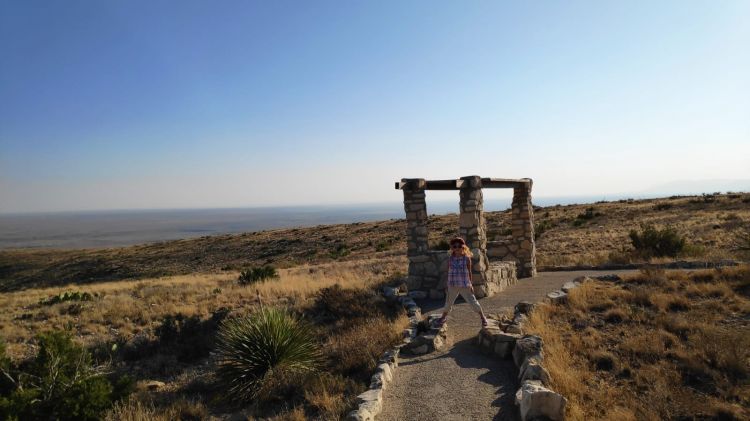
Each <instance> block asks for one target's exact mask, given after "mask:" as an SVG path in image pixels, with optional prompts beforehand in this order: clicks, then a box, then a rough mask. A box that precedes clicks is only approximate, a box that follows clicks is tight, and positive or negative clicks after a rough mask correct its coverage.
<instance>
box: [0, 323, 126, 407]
mask: <svg viewBox="0 0 750 421" xmlns="http://www.w3.org/2000/svg"><path fill="white" fill-rule="evenodd" d="M37 342H38V347H39V348H38V351H37V354H36V356H35V357H34V358H33V359H29V360H27V361H22V362H20V363H14V362H13V361H11V360H10V359H9V358H7V357H6V355H5V346H4V344H1V343H0V374H1V375H2V376H1V378H0V418H2V419H4V420H31V419H58V420H98V419H100V418H101V416H102V414H103V412H104V411H105V410H106V409H107V408H109V407H110V406H111V405H112V403H113V401H116V400H117V399H119V398H120V397H122V396H124V395H125V394H127V393H128V392H129V387H130V381H129V379H128V378H127V377H121V378H119V379H117V381H115V383H114V384H113V383H111V382H110V379H109V378H108V377H107V376H106V372H105V370H106V368H107V367H106V366H95V365H94V362H93V359H92V357H91V354H90V353H89V352H88V351H87V350H86V349H84V348H83V347H82V346H80V345H79V344H77V343H75V342H74V341H73V340H72V338H71V337H70V335H69V334H67V333H65V332H59V331H57V332H48V333H42V334H39V335H38V337H37Z"/></svg>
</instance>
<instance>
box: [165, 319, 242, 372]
mask: <svg viewBox="0 0 750 421" xmlns="http://www.w3.org/2000/svg"><path fill="white" fill-rule="evenodd" d="M228 313H229V311H228V310H227V309H226V308H222V309H219V310H217V311H216V312H214V313H213V314H212V315H211V318H209V319H207V320H205V321H204V320H202V319H201V318H200V317H199V316H197V315H193V316H190V317H186V316H184V315H182V314H180V313H178V314H177V315H176V316H172V315H168V316H166V317H164V319H162V322H161V325H159V326H158V327H157V328H156V329H155V333H156V336H157V338H158V345H159V351H160V352H161V353H164V354H171V355H174V356H176V357H177V360H178V361H182V362H192V361H195V360H198V359H200V358H204V357H207V356H208V354H209V352H211V350H212V349H213V347H214V340H215V336H216V331H217V330H218V327H219V324H220V323H221V321H222V320H224V318H225V317H226V315H227V314H228Z"/></svg>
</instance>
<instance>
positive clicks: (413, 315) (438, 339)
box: [346, 287, 447, 421]
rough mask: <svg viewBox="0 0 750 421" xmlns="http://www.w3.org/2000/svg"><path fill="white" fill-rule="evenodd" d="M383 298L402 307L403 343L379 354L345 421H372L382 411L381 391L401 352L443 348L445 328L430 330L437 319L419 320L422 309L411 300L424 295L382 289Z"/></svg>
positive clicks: (390, 288)
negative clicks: (404, 317) (365, 387)
mask: <svg viewBox="0 0 750 421" xmlns="http://www.w3.org/2000/svg"><path fill="white" fill-rule="evenodd" d="M383 296H385V297H386V299H388V300H391V301H398V302H399V303H400V304H401V305H402V306H403V307H404V309H405V310H406V314H407V316H408V317H409V327H407V328H406V329H404V331H403V332H402V334H403V341H402V342H401V343H400V344H398V345H396V346H394V347H393V348H391V349H389V350H388V351H386V352H385V353H383V356H382V357H381V358H380V359H379V360H378V367H377V369H376V371H375V374H373V375H372V378H371V379H370V388H369V389H368V390H367V391H366V392H364V393H361V394H360V395H359V396H357V409H355V410H352V411H351V412H350V413H349V414H348V415H347V417H346V420H348V421H373V420H374V419H375V416H377V415H378V414H379V413H380V411H382V409H383V390H385V389H386V387H388V384H389V383H390V382H391V381H392V380H393V376H394V375H395V372H396V369H397V368H398V361H399V355H400V354H401V352H405V353H410V354H413V355H419V354H426V353H429V352H433V351H436V350H439V349H440V348H442V347H443V345H444V344H445V340H446V337H447V324H443V325H442V326H440V327H434V326H435V322H436V321H437V319H438V318H439V316H430V317H428V318H427V319H426V320H422V309H421V308H419V306H418V305H417V303H416V302H415V301H414V299H415V298H416V299H424V298H426V293H425V292H423V291H412V292H410V293H408V294H402V293H401V292H400V290H399V289H398V288H394V287H384V288H383Z"/></svg>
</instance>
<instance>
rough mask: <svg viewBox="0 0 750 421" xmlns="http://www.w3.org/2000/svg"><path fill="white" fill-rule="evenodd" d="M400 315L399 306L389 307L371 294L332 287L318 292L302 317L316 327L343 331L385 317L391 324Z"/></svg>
mask: <svg viewBox="0 0 750 421" xmlns="http://www.w3.org/2000/svg"><path fill="white" fill-rule="evenodd" d="M401 311H402V310H401V309H400V306H395V305H391V304H389V303H388V302H386V301H385V299H384V298H383V297H382V296H381V295H380V294H378V293H377V292H376V291H374V290H370V289H354V288H342V287H341V286H340V285H338V284H336V285H334V286H332V287H328V288H324V289H322V290H320V292H318V296H317V297H316V299H315V303H314V304H313V305H312V308H309V309H307V310H306V313H307V314H308V315H309V316H310V318H311V319H313V320H314V322H315V323H316V324H322V325H330V324H334V325H335V328H337V329H347V328H349V327H351V326H354V325H356V324H358V323H359V322H360V321H361V320H363V319H373V318H377V317H382V316H386V317H387V318H388V319H389V320H394V319H395V318H396V317H397V316H398V315H399V314H400V312H401Z"/></svg>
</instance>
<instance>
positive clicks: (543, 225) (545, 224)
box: [534, 219, 552, 240]
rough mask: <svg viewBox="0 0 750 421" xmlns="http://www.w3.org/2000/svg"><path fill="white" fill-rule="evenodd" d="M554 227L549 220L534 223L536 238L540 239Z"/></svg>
mask: <svg viewBox="0 0 750 421" xmlns="http://www.w3.org/2000/svg"><path fill="white" fill-rule="evenodd" d="M551 228H552V223H551V222H550V221H549V220H546V219H545V220H544V221H540V222H539V223H537V224H536V225H534V240H538V239H539V237H541V236H542V234H544V233H545V232H547V231H548V230H549V229H551Z"/></svg>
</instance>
